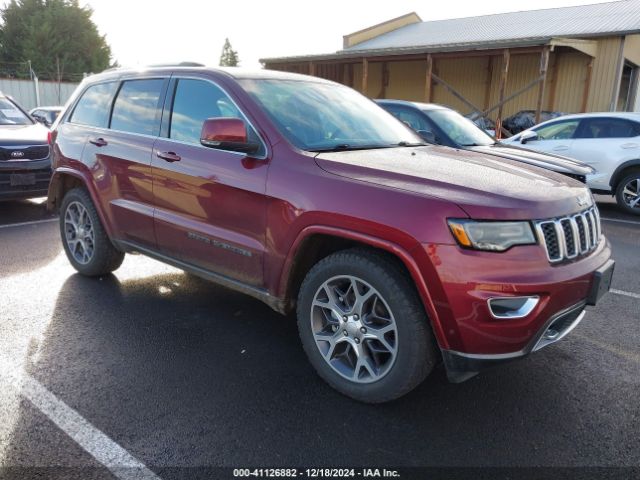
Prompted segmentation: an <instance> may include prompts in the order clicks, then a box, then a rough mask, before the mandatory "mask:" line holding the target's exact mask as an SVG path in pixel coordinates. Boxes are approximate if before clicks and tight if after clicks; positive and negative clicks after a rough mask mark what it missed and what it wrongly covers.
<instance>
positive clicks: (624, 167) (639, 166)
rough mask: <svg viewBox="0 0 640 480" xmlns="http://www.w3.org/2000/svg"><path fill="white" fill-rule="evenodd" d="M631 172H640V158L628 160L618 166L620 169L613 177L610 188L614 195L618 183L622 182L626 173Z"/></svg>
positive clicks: (616, 170)
mask: <svg viewBox="0 0 640 480" xmlns="http://www.w3.org/2000/svg"><path fill="white" fill-rule="evenodd" d="M630 170H640V158H638V159H635V160H627V161H626V162H624V163H622V164H620V165H618V168H616V169H615V171H614V172H613V175H611V179H610V180H609V186H610V187H611V189H612V190H613V192H614V193H615V191H616V188H618V182H619V181H620V180H622V179H623V178H624V176H625V174H626V172H628V171H630Z"/></svg>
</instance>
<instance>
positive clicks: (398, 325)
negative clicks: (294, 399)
mask: <svg viewBox="0 0 640 480" xmlns="http://www.w3.org/2000/svg"><path fill="white" fill-rule="evenodd" d="M297 316H298V329H299V332H300V338H301V340H302V344H303V347H304V350H305V352H306V353H307V356H308V357H309V360H310V362H311V364H312V365H313V366H314V367H315V369H316V371H317V372H318V374H319V375H320V376H321V377H322V378H323V379H324V380H325V381H326V382H327V383H329V385H331V386H332V387H333V388H335V389H336V390H338V391H339V392H341V393H343V394H345V395H347V396H349V397H351V398H354V399H356V400H360V401H363V402H367V403H380V402H385V401H389V400H393V399H395V398H398V397H400V396H402V395H404V394H406V393H408V392H409V391H411V390H412V389H413V388H415V387H416V386H417V385H419V384H420V383H421V382H422V381H423V380H424V378H425V377H426V376H427V375H428V374H429V373H430V372H431V370H432V369H433V367H434V365H435V364H436V361H437V359H438V352H437V346H436V343H435V341H434V338H433V334H432V331H431V328H430V326H429V323H428V319H427V317H426V315H425V312H424V308H423V306H422V303H421V301H420V299H419V298H418V295H417V293H416V291H415V287H414V285H413V282H412V281H411V279H410V278H409V277H408V275H407V274H406V273H405V272H404V271H403V270H402V269H401V268H400V267H399V265H397V264H396V263H395V261H394V260H392V259H390V258H388V257H387V256H386V255H384V254H380V253H377V252H373V251H368V250H363V249H354V250H347V251H343V252H338V253H335V254H333V255H330V256H329V257H326V258H325V259H323V260H321V261H320V262H319V263H318V264H316V265H315V266H314V267H313V268H312V269H311V270H310V271H309V273H308V274H307V276H306V277H305V280H304V282H303V284H302V286H301V289H300V294H299V297H298V311H297Z"/></svg>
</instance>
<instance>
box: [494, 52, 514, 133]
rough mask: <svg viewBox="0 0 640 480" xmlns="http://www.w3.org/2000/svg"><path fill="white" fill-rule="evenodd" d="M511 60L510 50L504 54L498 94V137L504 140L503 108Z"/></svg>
mask: <svg viewBox="0 0 640 480" xmlns="http://www.w3.org/2000/svg"><path fill="white" fill-rule="evenodd" d="M510 60H511V52H510V51H509V49H508V48H506V49H504V50H503V52H502V73H501V75H500V89H499V94H498V103H499V104H500V107H498V118H497V119H496V136H497V137H498V139H500V138H502V107H503V106H504V103H503V100H504V92H505V89H506V87H507V79H508V78H509V62H510Z"/></svg>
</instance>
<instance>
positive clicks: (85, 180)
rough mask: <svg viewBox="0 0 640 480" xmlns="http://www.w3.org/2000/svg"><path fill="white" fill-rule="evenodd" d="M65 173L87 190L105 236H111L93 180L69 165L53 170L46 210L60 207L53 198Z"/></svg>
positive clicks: (109, 226)
mask: <svg viewBox="0 0 640 480" xmlns="http://www.w3.org/2000/svg"><path fill="white" fill-rule="evenodd" d="M65 175H70V176H72V177H75V178H77V179H78V180H80V181H81V182H82V184H83V185H84V187H85V188H86V189H87V191H88V192H89V195H90V196H91V200H92V201H93V205H94V206H95V207H96V211H97V212H98V216H99V217H100V222H101V223H102V227H103V228H104V229H105V231H106V232H107V236H108V237H109V238H113V235H112V230H111V225H110V224H109V222H107V221H106V218H105V216H104V213H103V212H102V207H101V204H100V202H99V201H98V194H97V192H96V190H95V186H94V185H93V182H91V181H90V177H89V176H88V175H87V174H86V173H83V172H81V171H78V170H75V169H73V168H69V167H58V168H56V169H55V170H54V172H53V175H52V176H51V183H50V184H49V195H48V198H47V210H49V211H52V210H53V209H54V208H56V207H58V208H60V205H54V202H53V199H54V198H55V197H56V196H57V194H58V193H59V190H60V188H62V178H63V176H65Z"/></svg>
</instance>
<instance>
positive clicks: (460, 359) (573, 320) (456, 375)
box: [442, 303, 587, 383]
mask: <svg viewBox="0 0 640 480" xmlns="http://www.w3.org/2000/svg"><path fill="white" fill-rule="evenodd" d="M585 305H586V303H579V304H578V305H574V306H573V307H569V308H567V309H565V310H563V311H561V312H559V313H557V314H556V315H554V316H553V317H551V318H550V319H549V320H547V322H546V323H545V324H544V326H543V327H542V328H541V329H540V331H539V332H538V333H537V334H536V335H535V336H534V337H533V338H532V339H531V341H530V342H529V345H527V347H526V348H524V349H523V350H520V351H517V352H511V353H502V354H494V355H482V354H473V353H462V352H456V351H454V350H443V351H442V359H443V361H444V365H445V368H446V370H447V377H448V378H449V381H450V382H453V383H460V382H463V381H465V380H468V379H469V378H471V377H473V376H474V375H476V374H477V373H478V372H480V371H481V370H485V369H487V368H491V367H494V366H496V365H500V364H503V363H507V362H510V361H513V360H517V359H520V358H523V357H526V356H527V355H529V354H530V353H532V352H535V351H537V350H540V349H541V348H544V347H546V346H548V345H551V344H553V343H556V342H558V341H560V340H562V339H563V338H564V337H566V336H567V335H568V334H569V332H571V330H573V329H574V328H575V327H576V326H577V325H578V324H579V323H580V322H581V321H582V319H583V318H584V316H585V314H586V313H587V312H585V311H584V307H585ZM550 332H552V333H550Z"/></svg>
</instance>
